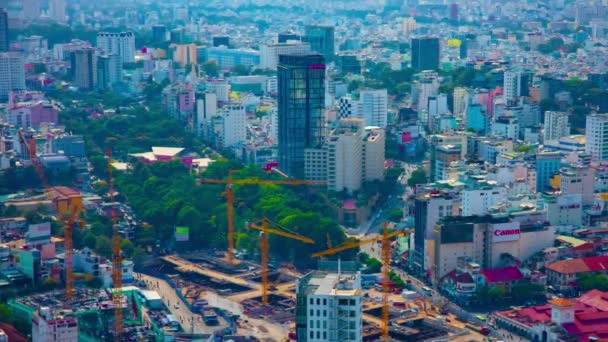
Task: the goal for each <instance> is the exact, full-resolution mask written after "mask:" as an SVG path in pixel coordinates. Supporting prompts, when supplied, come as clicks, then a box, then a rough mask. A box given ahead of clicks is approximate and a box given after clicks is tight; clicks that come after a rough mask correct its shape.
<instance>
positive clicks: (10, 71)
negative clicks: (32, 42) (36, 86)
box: [0, 52, 25, 99]
mask: <svg viewBox="0 0 608 342" xmlns="http://www.w3.org/2000/svg"><path fill="white" fill-rule="evenodd" d="M23 64H24V60H23V56H22V55H21V54H20V53H18V52H3V53H0V99H7V98H8V94H9V92H11V91H12V90H25V68H24V66H23Z"/></svg>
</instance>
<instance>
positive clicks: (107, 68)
mask: <svg viewBox="0 0 608 342" xmlns="http://www.w3.org/2000/svg"><path fill="white" fill-rule="evenodd" d="M96 65H97V89H102V90H103V89H108V88H110V87H112V85H114V84H116V83H118V82H120V81H122V62H121V61H120V57H119V56H118V55H102V56H97V63H96Z"/></svg>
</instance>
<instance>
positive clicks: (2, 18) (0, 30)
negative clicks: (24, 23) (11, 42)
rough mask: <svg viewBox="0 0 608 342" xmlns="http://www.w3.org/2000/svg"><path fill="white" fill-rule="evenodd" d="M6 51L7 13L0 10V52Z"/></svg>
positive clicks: (2, 9)
mask: <svg viewBox="0 0 608 342" xmlns="http://www.w3.org/2000/svg"><path fill="white" fill-rule="evenodd" d="M4 51H8V13H7V12H6V10H4V8H0V52H4Z"/></svg>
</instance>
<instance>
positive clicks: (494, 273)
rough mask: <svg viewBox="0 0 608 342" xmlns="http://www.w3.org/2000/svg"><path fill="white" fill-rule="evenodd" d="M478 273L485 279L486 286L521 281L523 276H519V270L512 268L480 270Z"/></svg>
mask: <svg viewBox="0 0 608 342" xmlns="http://www.w3.org/2000/svg"><path fill="white" fill-rule="evenodd" d="M480 273H481V274H483V275H484V276H485V277H486V283H488V284H491V283H506V282H511V281H517V280H522V279H523V278H524V275H523V274H521V272H520V271H519V268H517V267H514V266H509V267H503V268H493V269H489V270H482V271H481V272H480Z"/></svg>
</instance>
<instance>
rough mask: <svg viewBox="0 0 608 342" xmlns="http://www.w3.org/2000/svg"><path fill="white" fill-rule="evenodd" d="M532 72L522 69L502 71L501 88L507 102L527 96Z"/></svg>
mask: <svg viewBox="0 0 608 342" xmlns="http://www.w3.org/2000/svg"><path fill="white" fill-rule="evenodd" d="M532 76H533V75H532V74H531V73H530V72H527V71H522V70H508V71H505V73H504V80H503V89H504V99H505V102H507V104H509V103H510V102H513V101H515V100H517V99H518V98H520V97H523V96H528V95H529V93H530V86H531V85H532Z"/></svg>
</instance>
